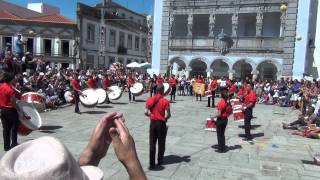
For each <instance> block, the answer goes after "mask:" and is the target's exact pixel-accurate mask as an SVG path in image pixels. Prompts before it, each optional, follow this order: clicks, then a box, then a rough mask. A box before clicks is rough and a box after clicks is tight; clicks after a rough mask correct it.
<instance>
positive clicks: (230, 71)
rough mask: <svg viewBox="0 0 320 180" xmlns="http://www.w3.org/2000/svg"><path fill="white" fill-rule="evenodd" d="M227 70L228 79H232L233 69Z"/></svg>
mask: <svg viewBox="0 0 320 180" xmlns="http://www.w3.org/2000/svg"><path fill="white" fill-rule="evenodd" d="M228 72H229V79H230V80H233V74H234V70H233V69H231V70H229V71H228Z"/></svg>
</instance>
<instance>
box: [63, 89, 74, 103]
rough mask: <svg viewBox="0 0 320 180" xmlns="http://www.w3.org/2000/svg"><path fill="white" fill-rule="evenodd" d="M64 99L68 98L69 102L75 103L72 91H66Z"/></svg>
mask: <svg viewBox="0 0 320 180" xmlns="http://www.w3.org/2000/svg"><path fill="white" fill-rule="evenodd" d="M64 99H65V100H66V102H67V103H74V98H73V95H72V93H71V91H66V92H65V93H64Z"/></svg>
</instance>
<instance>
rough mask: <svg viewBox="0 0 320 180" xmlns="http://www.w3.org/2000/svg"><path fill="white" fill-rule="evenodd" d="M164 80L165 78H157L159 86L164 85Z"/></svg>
mask: <svg viewBox="0 0 320 180" xmlns="http://www.w3.org/2000/svg"><path fill="white" fill-rule="evenodd" d="M163 83H164V79H163V78H157V81H156V84H157V85H163Z"/></svg>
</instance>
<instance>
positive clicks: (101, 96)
mask: <svg viewBox="0 0 320 180" xmlns="http://www.w3.org/2000/svg"><path fill="white" fill-rule="evenodd" d="M96 93H97V94H98V104H103V103H105V102H106V100H107V92H106V91H105V90H104V89H101V88H99V89H97V90H96Z"/></svg>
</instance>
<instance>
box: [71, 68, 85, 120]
mask: <svg viewBox="0 0 320 180" xmlns="http://www.w3.org/2000/svg"><path fill="white" fill-rule="evenodd" d="M71 86H72V88H73V96H74V105H75V108H74V112H75V113H78V114H80V109H79V101H80V97H79V95H81V96H84V95H83V94H82V92H81V86H80V81H79V79H78V74H77V73H75V74H73V79H72V81H71Z"/></svg>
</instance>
